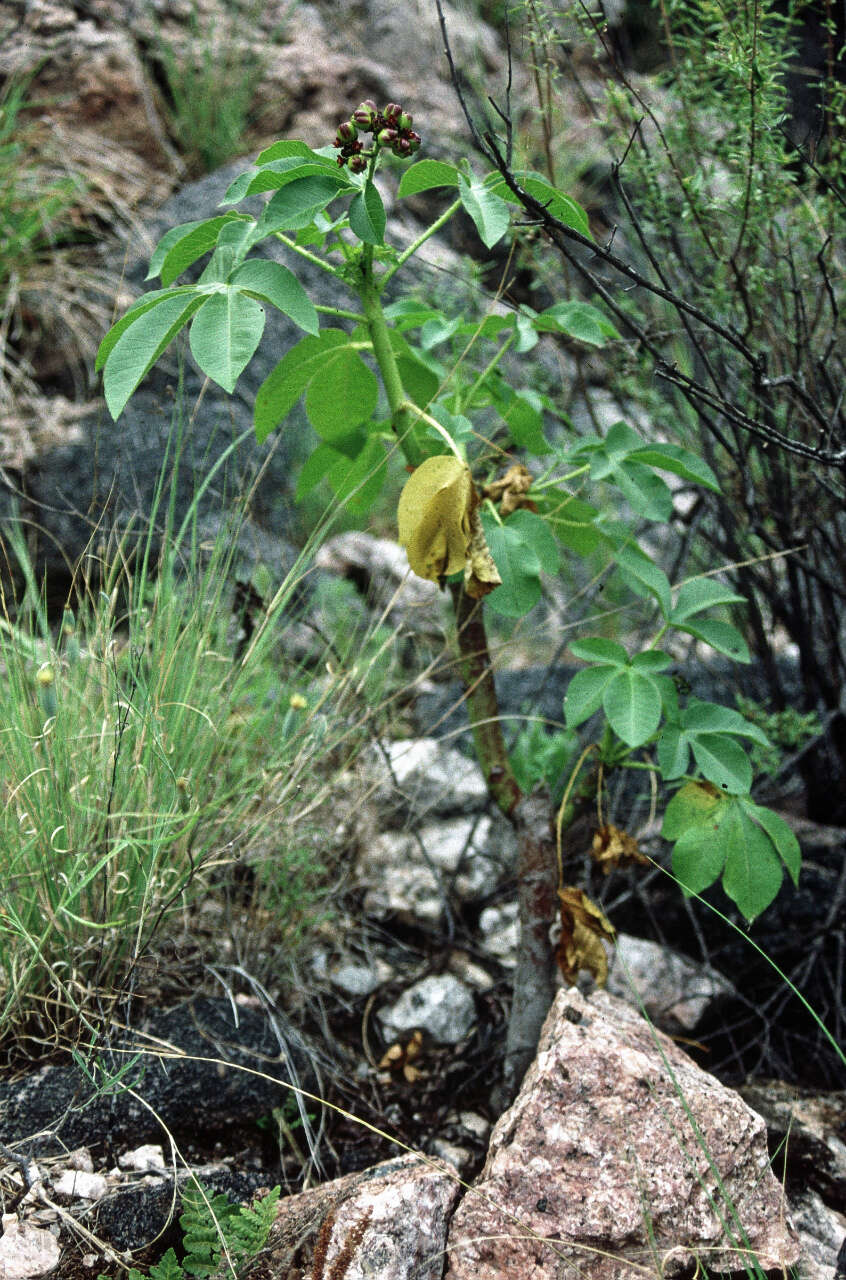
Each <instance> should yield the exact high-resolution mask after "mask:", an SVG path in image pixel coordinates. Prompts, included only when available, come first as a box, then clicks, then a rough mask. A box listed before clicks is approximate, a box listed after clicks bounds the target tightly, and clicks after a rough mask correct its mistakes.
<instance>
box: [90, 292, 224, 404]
mask: <svg viewBox="0 0 846 1280" xmlns="http://www.w3.org/2000/svg"><path fill="white" fill-rule="evenodd" d="M204 301H205V297H204V296H203V295H199V296H198V295H197V293H196V291H195V290H194V289H189V290H187V291H186V292H181V291H180V292H179V293H178V294H177V295H176V296H175V297H173V296H170V297H162V298H158V299H156V301H155V302H154V303H153V304H152V305H151V306H150V307H149V308H147V309H141V310H138V311H136V312H135V313H134V314H133V316H132V317H131V318H129V322H128V323H127V324H126V325H125V327H124V328H123V329H122V330H121V332H120V333H119V335H118V338H117V341H115V342H113V344H112V345H111V347H110V349H109V350H108V352H107V355H106V356H105V368H104V370H103V390H104V392H105V396H106V404H107V406H108V409H109V413H110V414H111V415H112V417H113V418H114V419H115V420H116V421H117V419H118V418H119V417H120V415H121V413H122V412H123V410H124V407H125V406H126V402H127V400H128V399H129V397H130V396H131V395H132V393H133V391H134V390H135V389H136V387H137V386H138V384H139V382H140V381H141V379H142V378H143V377H144V376H145V375H146V374H147V373H149V371H150V369H152V367H153V365H154V364H155V363H156V361H157V360H158V358H159V356H160V355H162V353H163V352H164V351H165V350H166V349H167V347H169V346H170V343H171V342H172V341H173V339H174V338H175V337H176V335H177V333H179V330H180V329H182V328H183V327H184V326H185V325H186V324H187V323H188V321H189V320H190V318H191V316H192V315H193V314H194V313H195V311H197V310H198V309H199V308H200V307H201V306H202V305H203V302H204ZM126 319H127V317H124V320H126ZM106 336H107V338H108V337H111V336H112V335H111V334H107V335H106ZM104 345H105V339H104ZM100 351H101V352H102V351H103V346H101V348H100Z"/></svg>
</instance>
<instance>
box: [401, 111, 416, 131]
mask: <svg viewBox="0 0 846 1280" xmlns="http://www.w3.org/2000/svg"><path fill="white" fill-rule="evenodd" d="M413 123H414V120H413V117H412V116H410V115H409V114H408V112H407V111H403V113H402V115H401V116H400V118H399V120H398V121H397V128H398V129H410V128H411V126H412V124H413Z"/></svg>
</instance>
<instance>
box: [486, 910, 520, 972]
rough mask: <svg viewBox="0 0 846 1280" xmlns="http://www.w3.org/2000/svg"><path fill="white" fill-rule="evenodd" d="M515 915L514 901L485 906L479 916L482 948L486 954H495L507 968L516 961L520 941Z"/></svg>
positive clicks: (518, 924)
mask: <svg viewBox="0 0 846 1280" xmlns="http://www.w3.org/2000/svg"><path fill="white" fill-rule="evenodd" d="M517 917H518V908H517V903H516V902H503V903H501V904H500V905H499V906H497V907H485V909H484V911H483V912H482V913H481V914H480V916H479V930H480V932H481V934H482V948H483V950H484V951H486V952H487V953H488V955H492V956H496V958H497V959H498V960H499V962H500V964H503V965H505V967H506V968H507V969H513V968H514V966H515V965H516V963H517V947H518V945H519V942H520V922H519V920H518V918H517Z"/></svg>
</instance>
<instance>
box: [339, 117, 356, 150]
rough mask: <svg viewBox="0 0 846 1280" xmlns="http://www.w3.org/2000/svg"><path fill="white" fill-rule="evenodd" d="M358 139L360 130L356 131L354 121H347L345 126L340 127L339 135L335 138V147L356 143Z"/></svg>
mask: <svg viewBox="0 0 846 1280" xmlns="http://www.w3.org/2000/svg"><path fill="white" fill-rule="evenodd" d="M357 137H358V129H356V127H355V125H354V124H353V122H352V120H345V121H344V123H343V124H339V125H338V133H337V136H336V138H335V146H336V147H343V146H344V145H345V144H346V143H347V142H355V140H356V138H357Z"/></svg>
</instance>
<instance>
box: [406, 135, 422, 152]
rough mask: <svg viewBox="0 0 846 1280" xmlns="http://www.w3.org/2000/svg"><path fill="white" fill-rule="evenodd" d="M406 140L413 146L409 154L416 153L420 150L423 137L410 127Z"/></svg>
mask: <svg viewBox="0 0 846 1280" xmlns="http://www.w3.org/2000/svg"><path fill="white" fill-rule="evenodd" d="M405 140H406V142H407V143H408V145H409V146H410V147H411V151H410V152H409V155H414V153H415V151H419V150H420V143H421V142H422V141H423V139H422V138H421V137H420V134H419V133H415V132H414V130H413V129H409V131H408V133H407V134H406V135H405Z"/></svg>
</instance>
